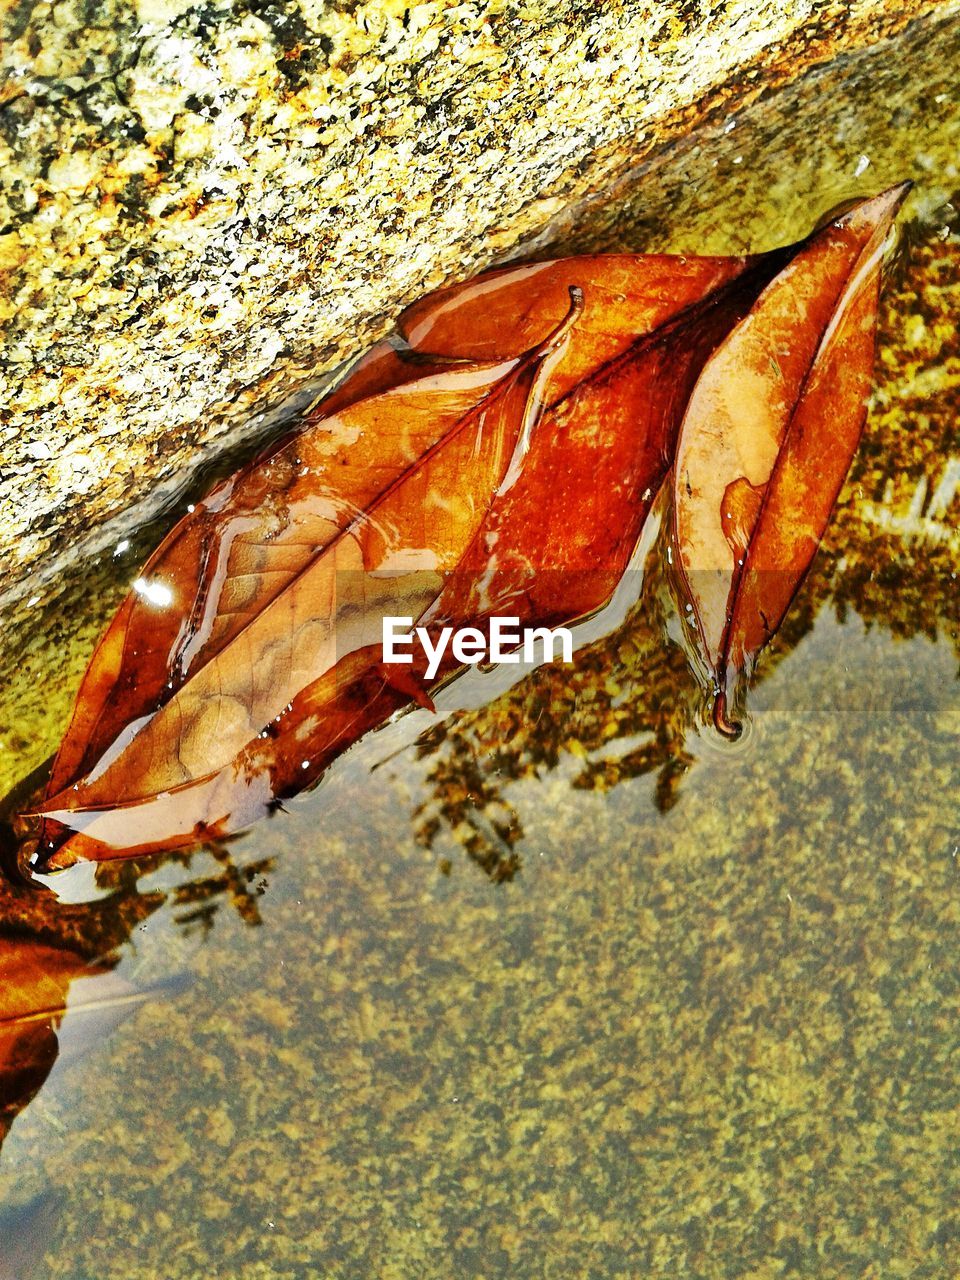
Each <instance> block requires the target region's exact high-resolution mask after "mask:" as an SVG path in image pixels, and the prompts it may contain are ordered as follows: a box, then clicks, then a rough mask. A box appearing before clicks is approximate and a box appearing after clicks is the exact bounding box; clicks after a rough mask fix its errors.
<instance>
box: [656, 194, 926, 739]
mask: <svg viewBox="0 0 960 1280" xmlns="http://www.w3.org/2000/svg"><path fill="white" fill-rule="evenodd" d="M907 189H908V188H907V187H905V186H903V187H895V188H893V189H891V191H889V192H885V193H884V194H883V195H881V196H877V197H876V198H875V199H873V200H870V201H865V202H862V203H861V204H858V205H857V206H856V207H855V208H853V209H852V210H851V211H850V212H849V213H847V214H845V215H843V216H841V217H839V218H837V219H835V220H834V221H832V222H830V223H829V224H828V225H827V226H826V227H824V228H823V229H822V230H821V231H820V232H818V233H817V234H816V235H814V236H813V237H811V239H810V241H809V243H808V244H807V245H805V246H804V247H803V248H802V249H801V251H800V252H799V253H798V254H797V255H796V257H795V258H794V259H793V260H792V261H791V262H790V263H789V264H788V265H787V266H786V267H785V268H784V270H783V271H782V272H781V273H780V274H779V275H778V276H777V278H776V279H775V280H774V281H773V282H772V283H771V284H770V285H769V286H768V287H767V289H766V290H765V291H764V293H763V294H762V295H761V297H760V298H759V299H758V301H757V302H756V304H755V305H754V307H753V308H752V310H751V311H750V313H749V315H747V316H746V317H745V319H744V320H742V321H741V322H740V324H739V325H737V327H736V328H735V329H734V330H733V332H732V333H731V334H730V335H729V337H728V338H727V339H726V340H725V341H724V342H723V344H722V345H721V346H720V348H719V349H718V350H717V351H716V352H715V353H714V355H713V356H712V357H711V359H710V360H709V361H708V363H707V365H706V367H705V368H704V371H703V374H702V375H701V377H700V380H699V382H698V383H697V387H696V389H695V391H694V394H693V396H692V398H691V401H690V404H689V406H688V408H687V411H686V415H685V417H684V422H683V427H682V429H681V433H680V442H679V446H678V453H677V464H676V477H675V531H676V545H677V551H678V556H679V561H680V565H681V566H682V569H683V573H684V577H685V580H686V585H687V589H688V591H689V593H690V599H691V602H692V612H693V616H694V620H695V622H696V626H697V630H698V632H699V636H700V639H701V642H702V646H703V652H704V656H705V658H706V661H707V665H708V667H709V670H710V673H711V675H712V677H713V680H714V682H715V688H716V700H715V704H714V719H715V722H716V724H717V727H718V728H719V729H720V730H721V731H722V732H724V733H726V734H728V735H735V734H736V733H737V731H738V726H737V725H736V724H735V723H732V722H730V721H729V720H728V719H727V712H726V705H727V698H728V689H727V682H728V677H733V678H736V677H737V676H738V675H739V674H740V673H741V672H742V671H743V670H744V669H745V668H746V667H748V666H749V664H751V663H752V661H753V660H754V659H755V658H756V656H757V654H758V653H759V652H760V650H761V649H762V648H763V646H764V645H765V644H766V643H767V642H768V641H769V640H770V639H771V638H772V637H773V635H774V634H775V632H776V631H777V629H778V628H779V626H780V624H781V622H782V621H783V618H784V615H785V614H786V611H787V609H788V607H789V605H790V601H791V600H792V599H793V596H794V595H795V593H796V591H797V588H798V586H799V584H800V582H801V580H802V578H803V576H804V574H805V573H806V571H807V569H808V568H809V566H810V562H811V561H812V559H813V556H814V554H815V552H816V550H817V547H818V546H819V544H820V539H821V537H822V535H823V530H824V528H825V526H826V523H827V520H828V518H829V515H830V512H831V510H832V509H833V505H834V502H835V501H836V497H837V494H838V493H839V491H840V486H841V485H842V484H843V480H844V477H845V476H846V474H847V470H848V468H849V466H850V462H851V460H852V458H853V454H854V452H855V450H856V447H857V444H858V442H859V439H860V433H861V430H862V428H863V424H864V421H865V419H866V411H867V396H868V393H869V390H870V384H871V377H872V373H873V359H874V347H875V334H876V321H877V304H878V298H879V286H880V266H881V262H882V256H883V246H884V242H885V240H886V237H887V233H888V232H889V229H890V226H891V223H892V220H893V217H894V215H895V214H896V211H897V209H898V208H899V206H900V204H901V202H902V200H903V198H904V196H905V194H906V191H907Z"/></svg>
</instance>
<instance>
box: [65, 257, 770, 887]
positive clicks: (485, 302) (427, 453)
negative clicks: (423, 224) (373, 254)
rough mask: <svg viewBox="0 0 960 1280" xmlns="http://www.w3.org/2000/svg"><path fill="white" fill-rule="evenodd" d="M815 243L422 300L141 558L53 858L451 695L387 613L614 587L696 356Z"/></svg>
mask: <svg viewBox="0 0 960 1280" xmlns="http://www.w3.org/2000/svg"><path fill="white" fill-rule="evenodd" d="M790 252H791V251H789V250H786V251H780V252H778V253H775V254H773V255H766V256H765V257H763V258H754V259H749V258H700V259H698V258H675V257H631V256H622V255H614V256H611V257H595V258H589V257H588V258H580V259H577V258H574V259H567V260H564V261H560V262H549V263H541V264H534V265H532V266H521V267H514V268H507V269H505V270H502V271H497V272H493V273H490V274H489V275H487V276H484V277H480V278H479V279H478V280H477V281H474V282H471V283H470V284H468V285H465V286H459V287H457V288H454V289H450V290H445V291H442V292H441V293H439V294H437V295H435V296H434V297H433V298H430V299H427V300H425V302H423V303H419V304H416V305H415V306H414V307H412V308H410V309H409V310H408V311H407V312H405V313H404V315H403V316H402V317H401V321H400V326H399V334H398V336H397V337H396V338H394V339H392V340H391V341H389V342H387V343H383V344H381V345H380V346H379V347H377V348H375V349H374V351H373V352H371V353H370V355H369V356H368V357H367V358H366V359H365V360H363V361H361V362H360V364H359V365H358V366H357V367H356V368H355V370H354V372H353V374H352V376H351V377H350V378H349V379H348V380H347V381H346V382H345V383H344V385H343V386H341V387H340V388H339V389H337V390H336V391H335V392H334V393H333V394H332V396H330V397H329V398H328V399H327V400H326V401H324V402H323V403H322V404H321V405H320V406H318V408H317V409H316V410H315V411H314V412H313V413H312V414H311V415H310V417H309V418H308V419H307V421H306V423H305V424H304V427H303V429H302V430H301V431H299V432H298V433H297V434H296V435H295V436H293V437H292V438H290V439H288V440H286V441H285V442H282V443H281V444H280V445H279V446H278V447H276V448H275V449H274V450H273V451H272V452H270V453H269V454H267V455H266V456H264V457H262V458H261V459H259V460H258V461H257V462H256V463H255V464H253V465H252V466H251V467H249V468H247V469H245V470H244V471H242V472H240V473H239V474H238V475H236V476H234V477H232V478H231V479H230V480H228V481H226V482H225V483H224V484H222V485H220V486H219V487H218V488H217V489H215V490H214V491H213V493H211V495H210V496H209V497H208V499H207V500H206V501H205V502H204V503H202V504H200V505H199V506H198V507H197V508H196V510H195V511H194V512H193V513H192V514H191V515H190V516H189V517H187V518H186V519H184V520H183V521H181V523H180V524H179V525H178V526H177V527H176V528H175V529H174V530H173V531H172V532H171V534H170V535H169V536H168V537H167V539H166V540H165V541H164V543H163V544H162V545H161V547H160V548H159V549H158V551H157V552H156V553H155V555H154V556H153V557H152V558H151V560H150V561H149V563H148V564H147V565H146V567H145V568H144V570H143V571H142V574H141V576H140V578H139V579H138V581H137V583H136V584H135V589H134V590H133V591H132V592H131V593H130V595H129V596H128V598H127V599H126V600H125V602H124V603H123V605H122V606H121V608H120V610H119V612H118V614H117V616H116V617H115V619H114V621H113V622H112V623H111V625H110V627H109V628H108V630H107V632H106V634H105V636H104V637H103V639H102V640H101V642H100V645H99V647H98V649H97V651H96V652H95V654H94V657H93V659H92V661H91V664H90V667H89V669H88V671H87V673H86V676H85V678H84V681H83V683H82V686H81V689H80V692H79V695H78V698H77V702H76V706H75V709H74V713H73V717H72V720H71V723H70V726H69V728H68V730H67V733H66V735H65V738H64V741H63V743H62V745H61V748H60V752H59V754H58V756H57V760H56V763H55V765H54V769H53V772H52V775H51V778H50V782H49V785H48V787H47V792H46V799H45V801H44V802H43V804H42V806H41V813H42V815H43V824H42V827H41V832H40V840H41V847H40V860H41V861H43V862H45V863H46V865H48V866H51V867H53V866H63V865H67V864H69V863H70V862H71V861H74V860H75V859H76V858H77V857H110V856H114V857H115V856H121V855H126V854H132V853H138V852H145V851H148V850H155V849H162V848H172V847H178V846H180V845H185V844H190V843H193V842H195V841H197V840H201V839H204V838H208V837H211V836H219V835H223V834H226V833H228V832H230V831H234V830H237V829H239V828H240V827H242V826H245V825H247V824H249V823H250V822H251V821H253V820H254V819H255V818H257V817H259V816H261V815H262V814H263V813H265V812H267V811H269V810H270V809H271V808H272V807H273V806H274V805H275V804H276V802H277V801H278V799H280V798H282V797H284V796H287V795H292V794H295V793H296V792H297V791H298V790H300V789H302V788H303V787H304V786H305V785H307V784H308V783H310V782H312V781H313V780H315V779H316V778H317V777H318V776H319V775H320V773H322V771H323V770H324V769H325V768H326V766H327V765H328V764H329V762H330V761H331V760H332V759H333V758H334V756H336V755H337V754H338V752H340V751H342V750H343V749H345V747H347V746H349V745H350V744H351V743H352V742H353V741H355V740H356V739H357V738H358V737H359V736H360V735H361V734H362V733H363V732H365V731H366V730H367V729H369V728H371V727H373V726H374V725H376V724H378V723H380V722H381V721H382V720H383V719H385V718H386V717H387V716H389V715H390V714H391V712H393V711H395V710H396V709H397V708H398V707H401V706H403V705H406V704H408V703H409V702H411V701H419V702H421V703H422V704H424V705H429V690H428V682H427V681H426V680H425V678H424V676H423V673H422V672H420V671H418V670H416V669H410V668H407V669H403V668H398V667H390V668H387V667H385V666H384V665H383V663H382V660H381V659H382V654H381V650H380V635H381V620H382V618H383V617H384V616H385V615H395V616H411V617H413V618H415V619H421V618H422V619H424V624H425V625H430V626H442V625H444V624H445V623H448V622H450V621H454V622H456V623H465V622H469V623H471V624H480V625H484V624H485V620H486V619H488V618H489V616H490V615H491V614H493V613H495V612H497V611H500V610H502V609H504V608H505V607H506V606H507V605H509V612H510V613H511V614H513V615H517V616H519V617H521V619H522V620H524V621H529V622H530V623H551V624H559V623H560V622H566V621H572V620H574V619H576V618H578V617H581V616H583V615H584V614H587V613H590V612H592V611H593V610H595V609H597V608H599V607H600V606H601V605H602V604H603V603H604V602H605V600H606V599H607V598H608V597H609V595H610V593H611V592H612V590H613V588H614V587H615V585H616V583H617V581H618V580H619V578H620V576H621V575H622V573H623V570H624V568H625V566H626V564H627V562H628V560H629V558H630V555H631V554H632V552H633V549H634V547H635V545H636V542H637V540H638V538H639V535H640V531H641V529H642V525H643V521H644V519H645V517H646V514H647V512H648V511H649V508H650V505H651V503H652V501H653V497H654V496H655V494H656V491H657V489H658V487H659V485H660V483H661V481H662V479H663V477H664V475H665V473H666V471H667V469H668V468H669V466H670V464H671V461H672V458H673V454H674V448H675V443H676V433H677V429H678V425H679V421H680V418H681V415H682V413H683V409H684V405H685V403H686V400H687V397H688V396H689V394H690V390H691V388H692V386H693V384H694V382H695V379H696V377H697V374H698V373H699V371H700V369H701V367H702V366H703V363H704V361H705V360H706V359H707V357H708V356H709V354H710V352H711V351H712V350H713V349H714V348H715V346H716V345H717V343H718V342H720V341H721V339H722V338H723V336H724V334H725V333H726V332H727V331H728V330H729V329H730V327H731V326H732V325H733V324H735V323H736V322H737V321H738V320H739V319H740V318H741V317H742V316H743V315H744V314H745V313H746V311H747V310H748V309H749V307H750V305H751V304H752V303H753V301H754V300H755V298H756V297H757V295H758V294H759V292H760V290H761V289H762V288H763V287H764V285H765V284H766V283H767V281H768V280H769V279H770V278H771V276H772V275H773V274H774V273H775V271H776V270H777V268H778V267H779V266H780V265H782V263H783V261H785V260H786V258H787V257H789V254H790ZM398 673H399V674H398ZM447 675H449V668H446V669H444V670H443V671H442V672H441V673H440V674H439V676H438V678H444V677H445V676H447Z"/></svg>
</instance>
